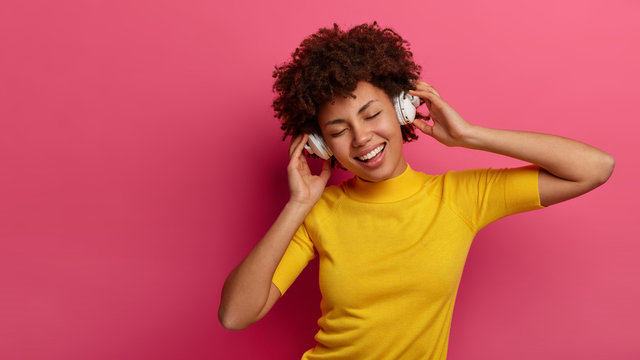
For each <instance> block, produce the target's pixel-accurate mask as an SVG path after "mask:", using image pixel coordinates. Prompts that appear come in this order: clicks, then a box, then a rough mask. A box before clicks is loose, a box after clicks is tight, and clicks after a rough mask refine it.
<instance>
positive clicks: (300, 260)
mask: <svg viewBox="0 0 640 360" xmlns="http://www.w3.org/2000/svg"><path fill="white" fill-rule="evenodd" d="M314 257H315V252H314V247H313V243H312V242H311V239H310V238H309V234H308V232H307V229H306V227H305V225H304V223H303V224H301V225H300V227H299V228H298V230H297V231H296V233H295V234H294V235H293V238H292V239H291V242H289V246H288V247H287V250H286V251H285V253H284V255H283V256H282V259H281V260H280V263H279V264H278V267H277V268H276V271H275V273H274V274H273V278H272V282H273V283H274V284H275V285H276V287H277V288H278V290H280V293H281V294H282V295H284V293H285V292H286V291H287V289H289V287H290V286H291V284H293V282H294V281H295V279H296V278H297V277H298V275H300V273H301V272H302V270H303V269H304V268H305V267H306V266H307V264H308V263H309V261H311V260H312V259H313V258H314Z"/></svg>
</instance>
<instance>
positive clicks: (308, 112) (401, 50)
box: [272, 21, 425, 142]
mask: <svg viewBox="0 0 640 360" xmlns="http://www.w3.org/2000/svg"><path fill="white" fill-rule="evenodd" d="M405 45H406V46H405ZM408 46H409V43H408V42H407V41H406V40H404V39H403V38H402V37H400V35H398V34H397V33H396V32H395V31H393V30H392V29H389V28H385V29H381V28H380V26H379V25H378V24H377V22H375V21H374V22H373V24H371V25H369V24H363V25H359V26H356V27H354V28H352V29H351V30H348V31H344V30H341V29H340V28H339V27H338V25H337V24H335V23H334V24H333V28H332V29H330V28H321V29H319V30H318V31H317V32H316V33H315V34H312V35H310V36H309V37H307V38H306V39H304V40H303V41H302V43H300V46H299V47H298V48H297V49H296V50H295V51H294V52H293V54H292V55H291V57H292V58H291V61H290V62H288V63H285V64H283V65H281V66H276V68H275V70H274V71H273V77H274V78H275V79H276V80H275V83H274V84H273V90H274V92H277V97H276V99H275V100H274V101H273V105H272V106H273V109H274V110H275V114H276V117H277V118H279V119H280V120H281V123H282V126H281V129H282V130H284V136H283V140H284V139H285V138H286V137H287V135H291V136H297V135H299V134H301V133H318V134H320V127H319V125H318V109H319V108H320V107H321V106H322V105H324V104H326V103H328V102H332V101H333V99H334V97H335V96H336V95H338V94H340V95H343V96H351V97H355V96H354V95H353V94H352V92H353V91H354V90H355V89H356V85H357V83H358V82H359V81H367V82H369V83H371V84H373V85H374V86H376V87H378V88H380V89H382V90H384V91H385V93H386V94H387V95H388V96H389V98H390V99H393V97H395V96H397V95H399V94H400V92H401V91H403V90H408V89H414V88H415V87H413V86H412V85H411V82H412V81H415V80H417V79H418V78H419V76H420V71H421V67H420V66H419V65H417V64H416V63H415V62H414V61H413V54H412V53H411V51H409V48H408ZM416 117H417V118H422V119H424V118H425V116H423V115H422V114H416ZM417 138H418V137H417V135H416V134H415V127H414V126H413V125H406V126H402V139H403V140H404V141H405V142H408V141H411V140H415V139H417Z"/></svg>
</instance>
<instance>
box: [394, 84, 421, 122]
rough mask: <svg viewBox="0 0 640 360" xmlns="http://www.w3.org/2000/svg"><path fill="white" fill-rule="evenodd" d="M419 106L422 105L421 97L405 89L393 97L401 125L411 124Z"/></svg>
mask: <svg viewBox="0 0 640 360" xmlns="http://www.w3.org/2000/svg"><path fill="white" fill-rule="evenodd" d="M416 104H417V105H416ZM418 106H420V98H419V97H417V96H415V95H411V94H407V93H405V92H404V91H403V92H401V93H400V95H398V96H396V97H395V98H393V107H395V109H396V115H397V116H398V121H399V122H400V125H407V124H411V123H412V122H413V120H415V119H416V108H417V107H418Z"/></svg>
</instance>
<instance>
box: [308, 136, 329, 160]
mask: <svg viewBox="0 0 640 360" xmlns="http://www.w3.org/2000/svg"><path fill="white" fill-rule="evenodd" d="M304 148H305V149H307V151H308V152H309V153H311V154H316V155H318V156H319V157H321V158H323V159H325V160H327V159H329V158H330V157H331V155H333V154H332V153H331V150H329V147H328V146H327V144H326V143H325V142H324V139H323V138H322V136H321V135H318V134H309V141H307V143H306V144H305V145H304Z"/></svg>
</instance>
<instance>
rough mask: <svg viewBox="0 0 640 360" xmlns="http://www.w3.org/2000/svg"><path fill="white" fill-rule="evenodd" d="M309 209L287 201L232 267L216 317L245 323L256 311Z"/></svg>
mask: <svg viewBox="0 0 640 360" xmlns="http://www.w3.org/2000/svg"><path fill="white" fill-rule="evenodd" d="M310 209H311V208H310V207H309V206H305V205H299V204H296V203H292V202H289V203H287V205H285V207H284V209H283V210H282V212H280V215H279V216H278V218H277V219H276V221H275V222H274V223H273V225H272V226H271V228H269V230H268V231H267V233H266V234H265V235H264V237H263V238H262V239H261V240H260V242H258V244H256V246H255V247H254V248H253V249H252V250H251V252H250V253H249V254H248V255H247V256H246V257H245V258H244V260H243V261H242V262H241V263H240V264H239V265H238V266H236V268H235V269H233V271H232V272H231V273H230V274H229V276H228V277H227V280H226V281H225V284H224V286H223V288H222V297H221V301H220V309H219V311H218V316H219V318H220V321H222V322H224V323H226V324H234V326H237V325H238V324H240V325H249V324H250V323H251V321H252V320H253V319H254V318H255V317H256V316H257V315H258V313H259V312H260V310H261V309H262V307H263V306H264V304H265V303H266V301H267V297H268V295H269V289H270V287H271V279H272V278H273V274H274V273H275V270H276V268H277V266H278V264H279V263H280V260H281V259H282V256H283V255H284V253H285V251H286V249H287V246H288V245H289V242H290V241H291V238H292V237H293V235H294V234H295V232H296V230H297V229H298V227H299V226H300V224H302V222H303V220H304V218H305V217H306V216H307V214H308V213H309V211H310Z"/></svg>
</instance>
